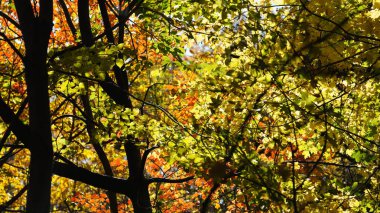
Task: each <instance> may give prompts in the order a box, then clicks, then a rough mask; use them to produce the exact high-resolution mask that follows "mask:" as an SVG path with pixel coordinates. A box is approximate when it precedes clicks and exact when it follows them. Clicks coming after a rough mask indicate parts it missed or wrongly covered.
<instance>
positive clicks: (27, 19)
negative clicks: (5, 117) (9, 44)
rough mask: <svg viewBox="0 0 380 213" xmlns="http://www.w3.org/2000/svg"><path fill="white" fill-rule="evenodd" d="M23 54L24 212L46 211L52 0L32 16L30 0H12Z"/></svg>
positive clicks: (49, 174)
mask: <svg viewBox="0 0 380 213" xmlns="http://www.w3.org/2000/svg"><path fill="white" fill-rule="evenodd" d="M15 5H16V10H17V15H18V19H19V23H20V28H21V31H22V34H23V39H24V45H25V49H26V55H25V60H24V66H25V79H26V84H27V93H28V98H29V125H30V131H31V138H30V144H29V148H30V152H31V159H30V165H29V169H30V174H29V187H28V195H27V204H26V211H27V212H49V211H50V191H51V177H52V171H53V168H52V162H53V146H52V139H51V128H50V107H49V93H48V74H47V64H46V60H47V47H48V43H49V38H50V33H51V30H52V15H53V2H52V0H46V1H41V2H40V10H39V16H38V17H35V16H34V13H33V8H32V5H31V3H30V1H22V0H15Z"/></svg>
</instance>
